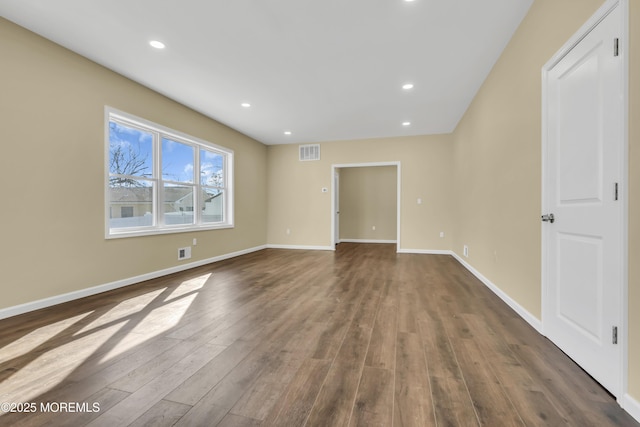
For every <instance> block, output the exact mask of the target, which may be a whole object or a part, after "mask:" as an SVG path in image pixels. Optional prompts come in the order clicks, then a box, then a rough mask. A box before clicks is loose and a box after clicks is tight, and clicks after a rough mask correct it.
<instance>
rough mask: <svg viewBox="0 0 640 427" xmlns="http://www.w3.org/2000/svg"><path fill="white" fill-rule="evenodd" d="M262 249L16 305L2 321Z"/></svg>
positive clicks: (4, 311)
mask: <svg viewBox="0 0 640 427" xmlns="http://www.w3.org/2000/svg"><path fill="white" fill-rule="evenodd" d="M262 249H266V246H264V245H263V246H256V247H253V248H249V249H243V250H241V251H237V252H232V253H228V254H224V255H219V256H216V257H213V258H207V259H204V260H200V261H194V262H190V263H188V264H181V265H178V266H175V267H170V268H166V269H164V270H158V271H154V272H151V273H146V274H141V275H139V276H135V277H129V278H127V279H122V280H117V281H115V282H111V283H105V284H103V285H98V286H93V287H91V288H85V289H81V290H79V291H73V292H68V293H66V294H62V295H56V296H53V297H49V298H44V299H41V300H37V301H32V302H28V303H25V304H20V305H16V306H13V307H8V308H3V309H0V320H1V319H6V318H8V317H13V316H17V315H19V314H24V313H28V312H30V311H35V310H40V309H42V308H47V307H51V306H54V305H58V304H62V303H65V302H69V301H73V300H77V299H80V298H85V297H88V296H91V295H96V294H100V293H102V292H107V291H111V290H114V289H118V288H123V287H125V286H129V285H134V284H136V283H140V282H144V281H145V280H151V279H156V278H158V277H162V276H167V275H169V274H173V273H178V272H180V271H185V270H189V269H191V268H195V267H200V266H203V265H206V264H211V263H214V262H219V261H223V260H225V259H229V258H235V257H237V256H240V255H246V254H249V253H252V252H257V251H260V250H262Z"/></svg>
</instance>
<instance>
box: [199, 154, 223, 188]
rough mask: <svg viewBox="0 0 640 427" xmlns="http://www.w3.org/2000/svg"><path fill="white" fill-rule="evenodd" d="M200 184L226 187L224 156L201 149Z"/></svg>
mask: <svg viewBox="0 0 640 427" xmlns="http://www.w3.org/2000/svg"><path fill="white" fill-rule="evenodd" d="M200 184H202V185H208V186H211V187H224V156H222V155H221V154H217V153H213V152H211V151H208V150H200Z"/></svg>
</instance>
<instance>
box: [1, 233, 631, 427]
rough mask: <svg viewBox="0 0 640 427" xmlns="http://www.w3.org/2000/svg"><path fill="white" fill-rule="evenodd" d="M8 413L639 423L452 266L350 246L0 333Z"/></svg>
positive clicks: (49, 420) (268, 253)
mask: <svg viewBox="0 0 640 427" xmlns="http://www.w3.org/2000/svg"><path fill="white" fill-rule="evenodd" d="M1 402H9V403H16V404H17V403H28V404H30V405H27V406H24V405H23V406H22V407H17V406H19V405H16V406H15V407H14V409H21V410H25V409H26V410H30V409H35V412H33V413H25V412H15V413H5V414H4V415H2V416H0V425H3V426H4V425H7V426H9V425H11V426H39V425H54V426H62V425H68V426H74V427H76V426H82V425H91V426H109V427H114V426H118V427H120V426H128V425H131V426H172V425H176V426H258V425H269V426H304V425H307V426H351V425H353V426H368V427H369V426H436V425H437V426H473V425H483V426H511V425H515V426H522V425H527V426H557V425H570V426H600V427H601V426H637V425H638V424H637V423H636V422H635V421H633V419H632V418H631V417H630V416H629V415H627V414H626V413H625V412H624V411H622V409H620V407H619V406H618V405H617V404H616V402H615V400H614V399H613V398H612V397H611V396H609V395H608V394H607V393H606V392H605V391H604V390H603V389H602V388H601V387H600V386H599V385H598V384H597V383H596V382H594V381H593V380H592V379H591V378H590V377H589V376H588V375H586V374H585V373H584V372H583V371H582V370H581V369H580V368H579V367H577V366H576V365H575V364H574V363H573V362H572V361H571V360H570V359H569V358H567V357H566V356H565V355H564V354H563V353H562V352H561V351H559V350H558V349H557V348H556V347H555V346H554V345H552V344H551V343H550V342H549V341H548V340H546V339H545V338H543V337H541V336H540V335H539V334H537V333H536V332H535V331H534V330H533V329H532V328H531V327H530V326H529V325H528V324H526V323H525V322H524V321H523V320H522V319H520V318H519V317H518V316H517V315H516V314H515V313H514V312H513V311H511V309H509V308H508V307H507V306H506V305H505V304H504V303H503V302H502V301H500V300H499V299H498V298H497V297H496V296H495V295H493V294H492V293H491V292H490V291H489V290H488V289H486V288H485V286H484V285H483V284H481V283H480V282H479V281H478V280H477V279H475V278H474V277H473V276H472V275H471V274H470V273H469V272H467V271H466V270H465V269H464V268H463V267H462V266H461V265H460V264H459V263H458V262H457V261H456V260H455V259H454V258H452V257H450V256H445V255H409V254H396V253H395V245H367V244H347V243H343V244H341V245H339V247H338V250H337V251H336V253H333V252H316V251H288V250H275V249H269V250H264V251H260V252H256V253H253V254H249V255H245V256H241V257H238V258H234V259H231V260H227V261H223V262H220V263H216V264H212V265H208V266H204V267H200V268H197V269H193V270H190V271H187V272H183V273H179V274H174V275H171V276H168V277H164V278H161V279H156V280H151V281H148V282H144V283H141V284H138V285H134V286H130V287H127V288H124V289H120V290H116V291H112V292H108V293H104V294H101V295H96V296H93V297H89V298H85V299H82V300H79V301H74V302H71V303H68V304H63V305H59V306H56V307H51V308H48V309H44V310H40V311H37V312H32V313H28V314H25V315H22V316H17V317H14V318H10V319H5V320H3V321H0V403H1ZM65 404H66V407H65ZM0 408H4V409H6V408H7V406H6V405H4V406H2V407H0ZM72 410H74V411H76V412H72ZM94 410H95V412H93V411H94Z"/></svg>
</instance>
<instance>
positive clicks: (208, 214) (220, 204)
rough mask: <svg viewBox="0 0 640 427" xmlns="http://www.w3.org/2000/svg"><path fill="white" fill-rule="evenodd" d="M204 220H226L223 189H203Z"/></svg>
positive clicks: (210, 221)
mask: <svg viewBox="0 0 640 427" xmlns="http://www.w3.org/2000/svg"><path fill="white" fill-rule="evenodd" d="M202 194H203V198H202V206H203V207H202V222H203V223H212V222H222V221H224V196H223V191H222V190H219V189H217V188H203V189H202Z"/></svg>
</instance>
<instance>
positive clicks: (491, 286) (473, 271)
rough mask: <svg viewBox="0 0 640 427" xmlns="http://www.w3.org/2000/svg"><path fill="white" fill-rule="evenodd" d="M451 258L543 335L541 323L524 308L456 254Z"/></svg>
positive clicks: (453, 253)
mask: <svg viewBox="0 0 640 427" xmlns="http://www.w3.org/2000/svg"><path fill="white" fill-rule="evenodd" d="M451 254H452V255H453V257H454V258H455V259H456V260H458V262H459V263H460V264H462V265H463V266H464V268H466V269H467V270H469V271H470V272H471V274H473V275H474V276H476V277H477V278H478V279H479V280H480V281H481V282H482V283H484V284H485V286H487V287H488V288H489V289H491V291H493V293H494V294H496V295H497V296H498V297H499V298H500V299H501V300H502V301H504V302H505V303H506V304H507V305H508V306H509V307H511V308H512V309H513V311H515V312H516V313H518V315H520V317H522V318H523V319H524V320H525V321H526V322H527V323H528V324H529V325H531V326H532V327H533V328H534V329H535V330H536V331H538V333H539V334H540V335H544V334H543V333H542V322H541V321H540V320H539V319H538V318H537V317H535V316H534V315H533V314H531V313H529V312H528V311H527V310H526V309H525V308H524V307H522V306H521V305H520V304H518V303H517V302H516V301H515V300H514V299H513V298H511V297H510V296H509V295H507V294H506V293H505V292H504V291H503V290H502V289H500V288H499V287H497V286H496V285H495V284H493V283H492V282H491V281H490V280H489V279H487V278H486V277H484V276H483V275H482V274H480V272H479V271H478V270H476V269H475V268H473V267H472V266H471V265H470V264H468V263H467V262H466V261H465V260H464V259H462V258H461V257H460V256H459V255H458V254H457V253H455V252H452V253H451Z"/></svg>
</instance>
